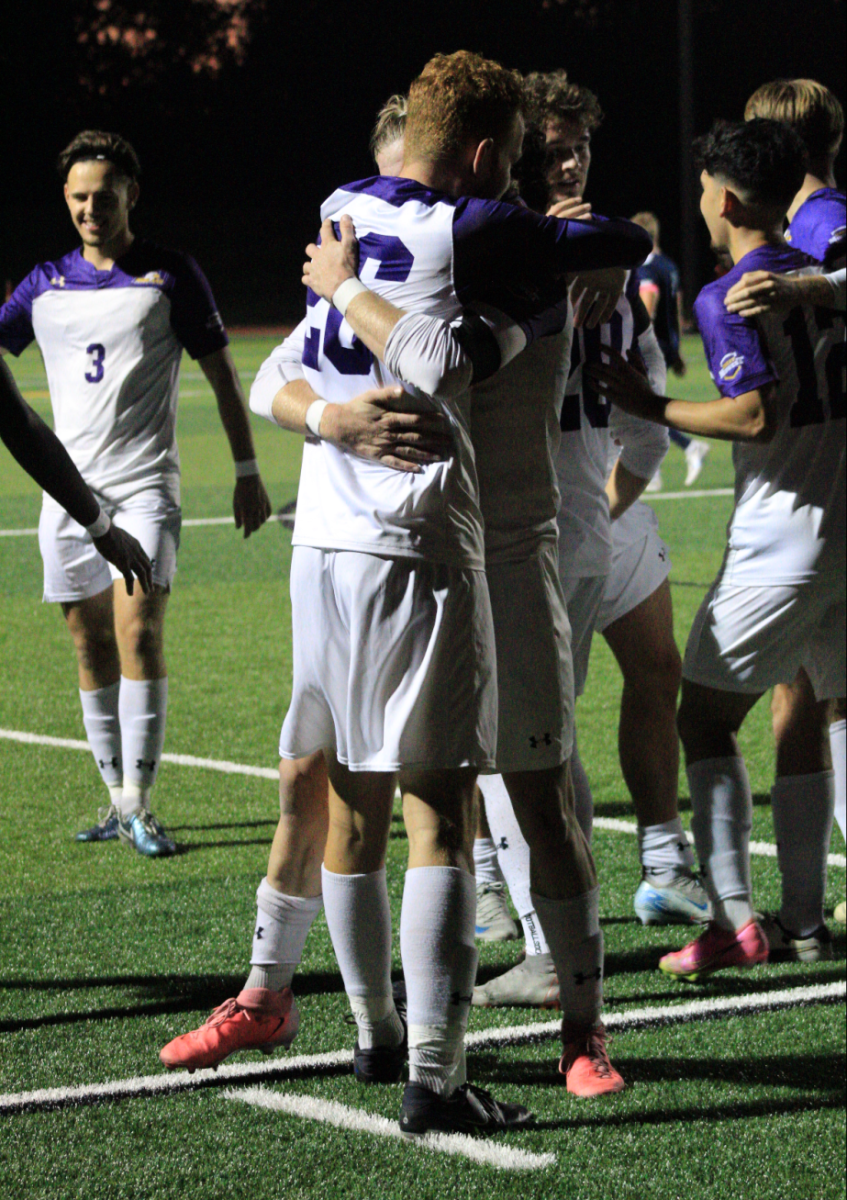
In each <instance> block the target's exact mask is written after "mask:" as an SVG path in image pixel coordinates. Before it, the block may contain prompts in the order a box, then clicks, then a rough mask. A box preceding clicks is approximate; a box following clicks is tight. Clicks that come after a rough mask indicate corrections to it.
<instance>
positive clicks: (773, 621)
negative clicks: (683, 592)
mask: <svg viewBox="0 0 847 1200" xmlns="http://www.w3.org/2000/svg"><path fill="white" fill-rule="evenodd" d="M845 618H847V606H846V605H845V584H844V578H843V576H842V577H840V578H837V577H833V576H832V575H829V576H823V577H821V576H819V577H818V578H817V579H813V580H810V581H809V582H808V583H804V584H794V585H791V586H782V587H758V588H757V587H737V586H733V585H730V584H725V583H724V582H723V579H722V576H721V575H719V576H718V578H717V579H716V580H715V582H714V583H713V584H712V586H711V588H710V589H709V591H708V592H707V594H706V598H705V599H704V601H703V603H702V604H701V605H700V609H699V611H698V613H697V616H696V617H695V618H694V624H693V626H692V628H691V633H690V635H689V638H688V645H687V646H686V649H685V660H684V662H683V667H682V675H683V678H684V679H687V680H688V681H689V682H691V683H699V684H702V685H703V686H704V687H710V688H715V689H717V690H719V691H723V692H743V693H747V694H751V695H758V694H760V693H762V692H765V691H767V690H768V688H770V687H772V686H773V685H774V684H777V683H785V682H786V681H787V680H790V679H793V678H794V676H795V675H796V674H797V669H798V667H805V669H806V672H807V673H808V676H809V678H810V680H811V681H812V686H813V688H814V691H815V697H816V698H817V699H818V700H833V699H837V698H839V697H841V696H843V695H844V694H845V690H847V686H845V670H846V668H845V662H846V661H847V657H846V656H845Z"/></svg>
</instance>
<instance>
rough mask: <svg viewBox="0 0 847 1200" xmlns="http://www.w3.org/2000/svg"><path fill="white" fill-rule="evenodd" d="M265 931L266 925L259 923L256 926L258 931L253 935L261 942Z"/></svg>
mask: <svg viewBox="0 0 847 1200" xmlns="http://www.w3.org/2000/svg"><path fill="white" fill-rule="evenodd" d="M264 932H265V927H264V925H257V926H256V932H255V933H254V934H253V937H254V938H255V939H256V941H257V942H260V941H261V940H262V934H263V933H264Z"/></svg>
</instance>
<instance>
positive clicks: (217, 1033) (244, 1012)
mask: <svg viewBox="0 0 847 1200" xmlns="http://www.w3.org/2000/svg"><path fill="white" fill-rule="evenodd" d="M299 1026H300V1014H299V1012H298V1011H297V1003H296V1001H295V999H294V993H293V992H292V991H291V988H283V990H282V991H281V992H272V991H270V990H269V989H268V988H247V989H245V990H244V991H241V992H239V994H238V995H237V996H236V997H235V999H234V1000H232V999H230V1000H225V1001H224V1002H223V1004H221V1005H219V1007H218V1008H216V1009H215V1011H214V1012H213V1013H212V1015H211V1016H210V1017H209V1019H208V1021H207V1022H206V1023H205V1025H201V1026H200V1028H199V1029H192V1030H191V1032H190V1033H183V1034H181V1035H180V1036H179V1037H176V1038H174V1039H173V1041H172V1042H168V1044H167V1046H165V1047H164V1048H163V1049H162V1050H160V1051H159V1058H160V1059H161V1060H162V1062H163V1063H164V1064H165V1066H166V1067H170V1069H171V1070H177V1069H178V1068H183V1069H185V1070H187V1071H199V1070H203V1069H204V1068H205V1067H216V1066H217V1065H218V1063H222V1062H223V1061H224V1059H225V1058H229V1056H230V1054H235V1052H236V1051H237V1050H261V1051H262V1053H263V1054H270V1053H271V1052H272V1051H273V1050H276V1049H277V1048H278V1047H279V1046H282V1047H284V1048H286V1049H287V1048H288V1047H289V1046H290V1045H291V1043H292V1042H293V1041H294V1039H295V1037H296V1036H297V1030H298V1028H299Z"/></svg>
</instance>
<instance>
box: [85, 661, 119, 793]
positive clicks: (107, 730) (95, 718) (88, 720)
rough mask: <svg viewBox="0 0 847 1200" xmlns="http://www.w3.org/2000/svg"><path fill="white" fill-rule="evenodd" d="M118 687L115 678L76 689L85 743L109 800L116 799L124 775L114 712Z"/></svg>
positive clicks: (116, 706) (117, 724) (116, 712)
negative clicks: (93, 687)
mask: <svg viewBox="0 0 847 1200" xmlns="http://www.w3.org/2000/svg"><path fill="white" fill-rule="evenodd" d="M120 690H121V684H120V680H118V682H117V683H110V684H109V686H108V687H103V688H97V689H96V690H95V691H93V692H84V691H82V689H80V693H79V698H80V702H81V704H82V723H83V725H84V726H85V733H86V737H87V738H88V744H89V746H90V747H91V752H92V754H93V755H94V761H95V762H96V763H97V768H98V770H99V771H100V774H101V776H102V778H103V782H104V783H105V785H106V787H107V788H108V789H109V794H110V795H111V797H112V803H113V804H116V803H118V802H119V801H120V795H121V790H122V787H123V778H124V771H123V763H122V759H121V722H120V718H119V716H118V697H119V695H120Z"/></svg>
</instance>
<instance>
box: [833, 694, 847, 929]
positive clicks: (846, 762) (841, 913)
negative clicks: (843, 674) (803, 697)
mask: <svg viewBox="0 0 847 1200" xmlns="http://www.w3.org/2000/svg"><path fill="white" fill-rule="evenodd" d="M829 745H830V752H831V754H832V769H833V772H834V775H835V820H836V822H837V824H838V828H839V829H840V830H841V836H842V837H847V828H845V820H847V700H845V698H844V697H843V696H840V697H839V698H838V699H837V700H836V701H834V703H833V706H832V711H831V717H830V726H829ZM833 915H834V917H835V919H836V921H840V922H841V924H842V925H843V924H844V922H845V921H847V904H845V902H844V901H843V900H842V901H841V902H840V903H839V904H837V905H836V908H835V913H834V914H833Z"/></svg>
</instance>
